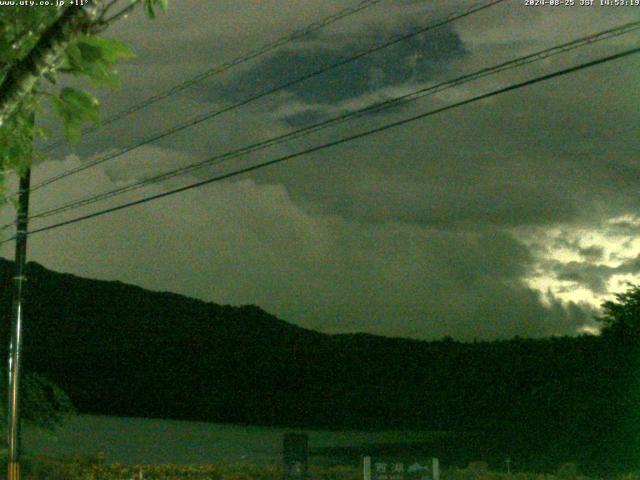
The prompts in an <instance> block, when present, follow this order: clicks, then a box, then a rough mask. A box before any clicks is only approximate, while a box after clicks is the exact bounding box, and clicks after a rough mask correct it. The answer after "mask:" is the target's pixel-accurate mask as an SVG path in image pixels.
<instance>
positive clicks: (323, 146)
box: [0, 47, 640, 245]
mask: <svg viewBox="0 0 640 480" xmlns="http://www.w3.org/2000/svg"><path fill="white" fill-rule="evenodd" d="M636 53H640V47H638V48H633V49H631V50H626V51H624V52H620V53H617V54H615V55H609V56H607V57H602V58H599V59H597V60H592V61H590V62H586V63H582V64H580V65H576V66H573V67H569V68H565V69H562V70H558V71H555V72H553V73H549V74H546V75H542V76H539V77H536V78H533V79H530V80H526V81H524V82H519V83H514V84H512V85H509V86H508V87H503V88H499V89H497V90H493V91H491V92H489V93H485V94H482V95H477V96H475V97H472V98H469V99H467V100H462V101H460V102H456V103H453V104H451V105H447V106H444V107H440V108H437V109H434V110H430V111H428V112H425V113H421V114H419V115H415V116H412V117H409V118H405V119H403V120H399V121H396V122H392V123H388V124H386V125H383V126H381V127H377V128H374V129H370V130H367V131H365V132H361V133H358V134H355V135H350V136H348V137H344V138H341V139H339V140H334V141H332V142H328V143H324V144H321V145H317V146H315V147H311V148H308V149H305V150H302V151H299V152H296V153H292V154H288V155H284V156H282V157H279V158H276V159H273V160H269V161H266V162H262V163H259V164H257V165H252V166H250V167H246V168H243V169H239V170H236V171H234V172H230V173H226V174H223V175H219V176H217V177H213V178H209V179H207V180H202V181H199V182H195V183H191V184H189V185H186V186H183V187H180V188H176V189H173V190H169V191H166V192H162V193H159V194H156V195H152V196H149V197H145V198H142V199H139V200H135V201H132V202H128V203H124V204H121V205H117V206H115V207H110V208H106V209H104V210H100V211H97V212H93V213H90V214H87V215H83V216H80V217H76V218H73V219H70V220H65V221H63V222H59V223H56V224H53V225H48V226H46V227H42V228H38V229H36V230H33V231H31V232H29V235H33V234H36V233H41V232H45V231H48V230H52V229H55V228H59V227H63V226H66V225H71V224H73V223H77V222H81V221H84V220H88V219H91V218H95V217H99V216H102V215H106V214H107V213H112V212H115V211H118V210H122V209H125V208H129V207H133V206H135V205H140V204H143V203H147V202H150V201H153V200H157V199H160V198H164V197H168V196H170V195H175V194H177V193H181V192H184V191H187V190H192V189H195V188H199V187H202V186H205V185H208V184H211V183H214V182H218V181H221V180H225V179H227V178H231V177H235V176H237V175H241V174H243V173H248V172H251V171H254V170H258V169H261V168H264V167H268V166H271V165H275V164H277V163H282V162H284V161H287V160H291V159H294V158H297V157H300V156H303V155H308V154H310V153H314V152H318V151H321V150H324V149H327V148H331V147H335V146H337V145H341V144H344V143H347V142H351V141H353V140H357V139H360V138H364V137H367V136H370V135H374V134H377V133H380V132H383V131H386V130H389V129H391V128H395V127H399V126H402V125H406V124H409V123H412V122H415V121H417V120H420V119H423V118H426V117H430V116H432V115H436V114H439V113H442V112H445V111H448V110H452V109H454V108H457V107H461V106H464V105H468V104H471V103H474V102H477V101H480V100H485V99H487V98H491V97H494V96H497V95H501V94H503V93H507V92H510V91H514V90H517V89H520V88H523V87H527V86H529V85H533V84H536V83H540V82H544V81H547V80H551V79H553V78H557V77H560V76H563V75H567V74H570V73H574V72H577V71H579V70H584V69H586V68H590V67H594V66H596V65H600V64H604V63H607V62H610V61H613V60H618V59H621V58H624V57H628V56H630V55H634V54H636ZM13 239H14V238H10V239H7V240H4V241H2V242H0V245H1V244H3V243H6V242H9V241H11V240H13Z"/></svg>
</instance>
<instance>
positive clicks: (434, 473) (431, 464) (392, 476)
mask: <svg viewBox="0 0 640 480" xmlns="http://www.w3.org/2000/svg"><path fill="white" fill-rule="evenodd" d="M363 473H364V480H440V464H439V462H438V459H437V458H432V459H430V460H429V461H426V462H407V461H401V460H397V459H396V460H394V459H389V458H377V457H374V458H372V457H364V465H363Z"/></svg>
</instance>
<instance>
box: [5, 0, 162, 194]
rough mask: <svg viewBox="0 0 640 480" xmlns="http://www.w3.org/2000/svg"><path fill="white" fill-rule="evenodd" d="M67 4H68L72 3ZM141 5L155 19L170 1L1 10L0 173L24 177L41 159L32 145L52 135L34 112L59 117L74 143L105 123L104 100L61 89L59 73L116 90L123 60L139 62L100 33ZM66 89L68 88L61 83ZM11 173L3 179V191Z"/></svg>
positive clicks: (112, 0)
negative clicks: (89, 127) (86, 128)
mask: <svg viewBox="0 0 640 480" xmlns="http://www.w3.org/2000/svg"><path fill="white" fill-rule="evenodd" d="M67 3H69V2H67ZM138 5H142V7H143V8H144V11H145V13H146V15H147V16H148V17H150V18H153V17H155V15H156V12H157V10H158V8H159V9H162V10H166V9H167V7H168V0H109V1H107V0H91V1H89V2H87V4H86V5H85V6H84V7H76V6H71V5H67V6H66V7H63V8H57V7H55V6H53V5H51V6H38V7H25V6H4V7H3V8H2V9H1V11H0V172H2V173H6V172H9V171H14V172H17V173H18V174H20V173H21V172H22V171H23V170H24V168H26V167H28V166H29V165H30V164H31V162H32V159H33V158H34V156H37V153H35V152H34V151H33V146H32V145H33V140H34V139H35V138H38V137H44V136H46V135H47V132H46V131H44V130H43V129H42V128H40V127H38V125H37V123H35V124H34V122H33V121H32V119H33V114H34V113H35V114H36V115H37V117H39V116H40V115H41V114H48V113H53V114H55V115H57V116H58V117H59V118H60V119H61V120H62V124H63V127H64V131H65V133H66V135H67V137H68V138H69V139H70V140H71V141H72V142H77V141H78V139H79V138H80V134H81V127H82V125H83V124H84V123H86V122H87V121H91V122H94V123H97V122H98V120H99V116H98V109H99V105H100V103H99V101H98V99H97V98H96V97H95V95H94V94H93V93H91V92H89V91H86V90H84V89H82V90H81V89H76V88H71V87H70V86H68V85H60V83H61V82H60V78H59V77H60V75H61V74H63V75H64V74H66V75H70V76H73V77H80V78H84V79H86V80H88V81H89V83H90V85H91V86H93V87H101V86H108V87H112V88H117V87H118V86H119V79H118V74H117V70H116V64H117V63H118V61H120V60H121V59H124V58H130V57H132V56H133V53H132V51H131V49H130V48H129V47H128V46H127V45H126V44H125V43H123V42H121V41H118V40H116V39H111V38H107V37H105V36H103V35H102V33H103V32H104V31H105V30H106V29H107V28H108V26H109V25H110V24H112V23H113V22H114V21H116V20H119V19H120V18H124V17H126V16H127V15H128V14H129V13H130V12H131V11H132V10H133V9H134V8H135V7H136V6H138ZM62 83H64V82H62ZM4 178H5V175H0V191H1V190H2V189H3V185H2V183H3V180H4Z"/></svg>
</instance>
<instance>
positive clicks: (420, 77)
mask: <svg viewBox="0 0 640 480" xmlns="http://www.w3.org/2000/svg"><path fill="white" fill-rule="evenodd" d="M351 3H353V4H354V5H355V4H356V3H357V2H351ZM516 3H519V2H511V3H509V2H506V3H505V4H504V5H500V6H496V7H493V8H491V9H487V10H486V11H483V12H480V13H477V14H475V15H472V16H469V17H468V18H465V19H462V20H460V21H457V22H455V23H452V24H450V25H448V26H445V27H442V28H439V29H436V30H433V31H432V32H429V33H427V34H423V35H420V36H417V37H414V38H412V39H411V40H409V41H406V42H402V43H398V44H396V45H395V46H394V47H392V48H390V49H388V50H383V51H381V52H378V53H376V54H374V55H371V56H367V57H364V58H362V59H361V60H360V61H356V62H353V63H350V64H348V65H345V66H344V67H340V68H337V69H334V70H332V71H331V72H327V74H323V75H318V76H316V77H314V78H313V79H311V80H310V81H308V82H304V83H300V84H297V85H295V86H292V87H290V88H286V89H284V90H283V91H280V92H278V94H276V95H273V96H269V97H267V98H264V99H261V100H260V101H257V102H253V103H251V104H250V105H247V106H246V107H243V108H241V109H234V110H233V111H230V112H228V113H226V114H225V115H224V116H221V117H219V118H216V119H214V120H212V121H209V122H204V123H202V124H200V125H198V126H197V127H195V128H192V129H189V130H187V131H185V132H182V133H180V134H177V135H173V136H171V137H168V138H166V139H164V140H162V141H160V142H156V143H155V144H154V145H149V146H145V147H143V148H142V149H139V150H137V151H135V152H131V153H130V154H128V155H126V156H124V157H123V158H120V159H118V161H114V162H111V163H109V164H108V165H106V166H104V168H96V169H92V170H89V171H87V172H85V173H84V174H82V175H78V177H77V178H73V179H69V180H65V181H61V182H59V184H58V185H56V188H53V187H52V188H51V189H48V190H46V191H43V192H39V193H38V194H37V195H39V196H38V197H36V195H35V194H34V200H33V208H34V209H35V210H37V209H39V208H44V207H46V206H50V205H57V204H59V203H62V202H65V201H68V199H73V198H78V197H80V196H85V195H87V193H91V192H100V191H107V190H109V189H111V188H113V187H114V185H120V184H126V183H127V182H131V181H134V180H137V179H140V178H144V177H146V176H149V175H152V174H154V173H158V172H161V171H167V170H169V169H171V168H174V167H177V166H183V165H188V164H189V163H193V162H196V161H200V160H202V159H205V158H208V157H211V156H213V155H216V154H220V153H224V152H226V151H228V150H232V149H234V148H238V147H242V146H244V145H249V144H251V143H253V142H258V141H262V140H264V139H267V138H270V137H272V136H275V135H280V134H282V133H286V132H288V131H290V130H291V129H292V128H297V127H299V126H305V125H308V124H309V123H311V122H314V121H319V120H322V119H325V118H329V117H331V116H334V115H337V114H340V113H343V112H346V111H350V110H353V109H356V108H362V107H363V106H367V105H370V104H371V103H373V102H375V101H379V100H380V99H385V98H391V97H393V96H397V95H402V94H404V93H407V92H409V91H412V90H416V89H418V88H424V87H427V86H429V85H433V84H435V83H438V82H441V81H443V80H447V79H452V78H456V76H459V75H463V74H465V73H468V72H470V71H474V70H477V69H479V68H482V67H486V66H489V65H494V64H497V63H499V62H502V61H505V60H508V59H511V58H513V57H514V56H518V55H523V54H526V53H531V52H533V51H536V50H539V49H541V48H546V47H549V46H552V45H555V44H559V43H561V42H564V41H568V40H571V39H573V38H577V37H580V36H583V35H586V34H588V33H594V32H597V31H600V30H603V29H605V28H610V27H612V26H614V25H618V24H621V23H624V22H626V21H630V20H632V19H633V13H634V12H633V9H627V10H626V11H623V10H625V9H605V8H599V7H594V8H593V9H591V10H589V11H588V12H587V11H586V10H584V9H583V10H580V9H575V10H572V11H571V12H569V11H568V10H570V9H565V10H564V11H562V12H560V11H559V10H558V11H555V10H552V9H543V8H538V9H530V8H525V7H523V6H522V5H516ZM319 4H321V5H319ZM468 6H469V5H468V3H465V2H457V1H456V2H443V1H441V2H421V1H410V2H408V1H405V2H392V1H388V2H382V4H381V5H378V6H376V7H372V8H370V9H367V10H366V11H364V12H361V13H360V14H358V15H354V16H352V17H349V18H348V19H343V20H341V21H340V22H337V23H336V24H334V25H331V26H330V27H327V29H325V30H322V31H319V32H317V33H316V34H314V35H313V36H311V37H309V38H305V39H299V40H297V41H296V42H295V43H293V44H289V45H286V46H285V47H284V48H282V49H280V50H278V51H275V52H272V53H270V54H269V55H267V56H264V57H261V58H260V59H256V60H254V61H253V62H249V63H247V64H243V65H242V66H240V67H238V68H236V69H232V70H230V71H229V72H227V73H226V74H225V75H224V76H220V77H213V78H210V79H208V80H206V81H204V82H202V83H200V84H198V85H195V86H194V87H192V88H190V89H187V90H185V91H184V92H182V93H180V94H178V95H173V96H171V97H170V98H168V99H166V100H164V101H162V102H159V103H157V104H155V105H153V106H152V107H150V108H148V109H145V110H143V111H141V112H138V113H137V114H135V115H134V116H132V117H131V118H129V119H128V120H126V121H123V122H118V123H116V124H114V125H110V126H109V127H107V128H105V129H104V130H103V131H102V132H100V133H99V134H97V135H92V136H90V137H87V138H86V139H84V140H83V142H82V143H81V144H80V145H79V146H78V147H75V148H73V149H69V148H67V149H62V150H60V151H59V152H57V154H56V156H55V157H54V158H51V159H48V160H47V161H44V162H42V163H41V164H40V165H39V166H38V167H36V169H35V171H34V176H35V177H36V181H37V179H38V178H40V179H41V178H46V177H47V176H50V175H53V174H55V173H58V172H60V171H62V170H64V169H65V168H69V167H70V166H73V165H77V164H79V163H81V162H84V161H88V160H90V159H91V158H96V155H100V154H101V153H104V152H106V151H112V150H113V149H116V148H118V147H122V146H125V145H128V144H129V143H130V142H132V141H135V140H136V139H139V138H143V137H145V136H148V135H149V134H150V133H151V132H158V131H162V130H163V129H165V128H168V127H170V126H172V125H173V124H176V123H180V122H182V121H185V120H188V119H189V118H191V117H192V116H193V115H196V114H201V113H203V112H208V111H215V110H216V109H220V108H222V107H224V106H225V105H229V104H231V103H232V102H235V101H237V100H239V99H242V98H245V97H246V96H247V95H251V94H255V93H256V92H260V91H266V90H268V89H270V88H273V87H274V86H275V85H278V84H280V83H284V82H286V81H289V80H292V79H294V78H297V77H299V76H300V75H305V74H307V73H309V72H312V71H314V70H316V69H319V68H322V67H323V66H326V65H330V64H332V63H335V62H338V61H341V60H342V59H344V58H346V57H348V56H349V55H353V54H354V53H356V52H358V51H360V50H362V49H364V48H368V47H369V46H370V45H371V44H375V43H376V42H380V41H384V40H385V39H389V38H393V37H394V36H397V35H401V34H403V33H406V32H409V31H412V30H413V29H415V28H417V27H420V26H422V25H424V24H426V23H429V22H430V21H433V19H435V18H441V17H443V16H446V15H448V14H450V13H451V12H452V11H456V9H460V8H464V7H468ZM340 8H344V2H337V1H326V2H324V1H323V2H311V1H308V0H304V1H303V0H298V1H295V2H286V5H283V4H282V2H275V1H270V2H262V1H261V2H258V1H256V0H240V1H234V2H230V1H221V2H212V3H209V2H206V3H205V2H197V1H195V0H181V3H180V7H178V6H177V2H176V6H175V7H173V10H172V11H171V12H170V14H169V15H168V16H167V18H160V19H158V20H157V21H154V22H149V21H146V20H145V19H144V18H142V17H140V16H134V17H132V18H131V19H129V20H128V21H127V22H123V23H121V24H119V25H117V26H116V28H114V30H113V32H112V35H113V36H118V37H120V38H122V39H124V40H127V41H129V42H130V43H131V44H132V45H133V46H134V48H135V50H136V51H137V52H138V56H137V58H136V59H134V60H132V61H131V63H129V64H126V65H123V66H122V72H123V84H124V85H125V86H126V88H125V89H123V90H121V91H117V92H111V93H109V94H107V95H106V96H105V97H104V100H103V103H104V105H105V107H104V108H105V113H106V114H108V113H109V112H113V111H118V110H119V109H121V108H124V107H125V106H127V105H131V104H133V103H135V102H137V101H140V100H141V99H143V98H145V97H146V96H148V95H149V94H152V93H154V92H156V91H161V90H162V89H163V88H168V87H170V86H171V85H174V84H176V83H179V82H181V81H184V80H185V79H188V78H189V77H190V76H191V75H194V74H196V73H198V72H201V71H204V70H206V69H208V68H211V67H212V66H214V65H216V64H219V63H222V62H224V61H229V59H231V58H233V57H234V56H235V55H238V54H239V53H240V52H243V51H245V52H246V51H250V50H251V49H253V48H256V46H258V45H260V44H262V43H264V42H267V41H270V40H273V39H274V38H278V37H279V36H282V35H283V34H285V32H290V31H292V30H294V29H295V28H299V27H300V26H303V25H304V24H308V23H311V22H313V21H315V20H317V18H318V17H319V16H322V15H329V14H332V13H334V12H335V11H337V10H339V9H340ZM637 41H638V34H637V33H634V34H630V35H625V36H624V37H619V38H616V39H613V40H610V41H607V42H602V43H598V44H595V45H593V46H590V47H586V48H584V49H579V50H576V51H573V52H570V53H567V54H564V55H562V56H558V57H554V58H552V59H547V60H545V61H543V62H540V63H535V64H531V65H528V66H526V67H523V68H520V69H514V70H511V71H509V72H505V73H502V74H500V75H496V76H492V77H487V78H485V79H483V80H479V81H475V82H471V83H467V84H464V85H461V86H459V87H457V88H455V89H451V90H446V91H443V92H440V93H438V94H436V95H433V96H429V97H427V98H425V99H422V100H420V101H416V102H412V103H410V104H407V105H405V106H404V107H403V108H401V109H394V110H389V111H385V112H381V113H378V114H376V115H367V116H364V117H362V118H359V119H358V120H357V121H353V122H349V123H345V124H343V125H339V126H336V127H333V128H327V129H324V130H322V131H320V132H318V133H315V134H313V135H310V136H307V137H303V138H300V139H297V140H295V141H292V142H289V143H287V144H286V145H281V146H276V147H272V148H270V149H268V150H265V151H261V152H258V153H255V154H251V155H248V156H246V157H242V158H239V159H234V160H233V161H229V162H225V163H223V164H219V165H217V166H214V167H209V168H206V169H202V170H200V171H196V172H193V173H192V175H191V176H189V177H181V178H176V179H173V180H172V181H171V182H170V183H169V184H167V185H156V186H154V187H151V188H149V189H147V190H144V191H138V192H135V193H131V194H128V195H127V196H125V197H123V198H125V199H135V198H140V197H141V196H143V195H145V194H148V193H152V192H161V191H163V190H164V189H166V188H169V187H170V186H180V185H185V184H187V183H188V182H190V181H197V180H200V179H203V178H208V177H209V176H211V175H215V174H220V173H224V172H228V171H231V170H233V169H234V168H237V167H239V166H247V165H251V164H254V163H256V162H259V161H264V160H269V159H272V158H277V157H278V156H281V155H286V154H291V153H293V152H298V151H303V150H305V149H307V148H309V147H312V146H314V145H318V144H321V143H323V142H330V141H333V140H335V139H337V138H341V137H344V136H347V135H352V134H355V133H358V132H363V131H366V130H368V129H372V128H377V127H380V126H382V125H385V124H387V123H389V122H392V121H396V120H401V119H403V118H406V117H408V116H411V115H415V114H419V113H421V112H425V111H428V110H432V109H435V108H439V107H442V106H445V105H448V104H450V103H452V102H455V101H458V100H464V99H466V98H469V97H472V96H475V95H479V94H482V93H485V92H488V91H491V90H493V89H496V88H500V87H503V86H506V85H509V84H511V83H513V82H517V81H522V80H525V79H527V78H532V77H534V76H536V75H541V74H544V73H548V72H550V71H553V70H556V69H560V68H564V67H566V66H569V65H573V64H577V63H580V62H582V61H585V60H589V59H593V58H596V57H598V56H600V55H605V54H610V53H613V52H616V51H620V50H622V49H624V48H626V47H628V46H631V45H634V44H637ZM639 67H640V61H639V60H638V59H637V58H633V57H632V58H628V59H625V60H621V61H617V62H611V63H608V64H604V65H602V66H599V67H595V68H592V69H589V70H585V71H583V72H581V73H577V74H574V75H571V76H567V77H563V78H561V79H557V80H553V81H550V82H547V83H543V84H539V85H536V86H533V87H529V88H525V89H521V90H518V91H515V92H512V93H509V94H505V95H501V96H499V97H495V98H493V99H491V100H486V101H482V102H477V103H474V104H471V105H467V106H465V107H464V108H460V109H455V110H451V111H449V112H447V113H445V114H442V115H438V116H433V117H428V118H426V119H424V120H421V121H418V122H414V123H411V124H408V125H405V126H403V127H401V128H396V129H392V130H388V131H385V132H382V133H380V134H377V135H375V136H369V137H366V138H363V139H360V140H357V141H353V142H349V143H347V144H344V145H341V146H339V147H336V148H330V149H325V150H322V151H318V152H315V153H313V154H312V155H307V156H304V157H301V158H298V159H296V160H293V161H290V162H286V163H283V164H280V165H278V166H274V167H270V168H268V169H264V170H260V171H256V172H253V173H252V174H250V175H244V176H241V177H236V178H233V179H229V180H227V181H225V182H221V183H218V184H213V185H211V186H208V187H205V188H203V189H199V190H193V191H190V192H188V193H184V194H181V195H178V196H175V197H168V198H167V199H165V200H162V201H159V202H157V203H149V204H147V205H145V206H140V207H136V208H134V209H131V210H127V211H124V212H121V213H117V214H114V215H111V216H105V217H102V218H101V219H96V220H92V221H89V222H86V223H79V224H77V225H74V226H70V227H66V228H62V229H59V230H53V231H51V232H47V233H43V234H42V235H41V236H40V235H37V236H34V237H33V239H32V241H31V256H32V259H33V260H35V261H38V262H40V263H42V264H44V265H45V266H47V267H50V268H54V269H58V270H61V271H69V272H73V273H76V274H79V275H86V276H91V277H96V278H108V279H119V280H122V281H127V282H131V283H135V284H138V285H141V286H144V287H147V288H153V289H158V290H170V291H175V292H178V293H183V294H186V295H190V296H196V297H198V298H202V299H205V300H210V301H215V302H218V303H233V304H245V303H254V304H257V305H259V306H261V307H263V308H265V309H266V310H268V311H270V312H271V313H274V314H276V315H278V316H280V317H281V318H283V319H284V320H287V321H290V322H293V323H297V324H300V325H303V326H306V327H310V328H315V329H318V330H321V331H327V332H347V331H348V332H355V331H367V332H372V333H377V334H384V335H402V336H410V337H416V338H439V337H442V336H444V335H452V336H453V337H455V338H463V339H473V338H504V337H511V336H513V335H521V336H547V335H561V334H576V333H578V332H581V331H584V330H585V329H586V328H589V327H593V325H594V323H593V315H594V313H595V307H596V305H597V303H598V301H599V300H601V299H603V298H606V297H607V295H610V294H611V293H612V288H614V286H615V285H619V284H620V283H612V282H614V281H619V282H622V281H623V280H629V279H633V278H637V277H634V276H637V275H638V274H639V273H640V271H639V269H638V262H637V255H638V253H640V245H638V243H637V242H636V241H635V238H637V233H638V231H639V230H638V222H637V221H636V217H635V216H634V215H633V212H634V211H637V210H638V207H640V201H639V200H638V198H639V197H638V196H637V194H636V192H637V178H640V171H639V170H640V160H639V159H638V156H637V151H638V150H639V149H640V136H639V135H638V133H639V131H640V129H639V123H638V122H639V120H640V119H639V117H638V104H637V85H638V80H640V78H639V76H638V75H639V74H638V72H639V71H640V69H639ZM72 154H73V155H72ZM116 203H117V202H116V201H115V200H111V201H110V202H106V203H104V204H103V205H104V206H106V205H113V204H116ZM91 210H92V209H91V208H86V209H84V210H80V211H78V212H77V213H83V212H89V211H91ZM4 215H5V217H7V218H8V216H9V215H10V213H9V212H8V211H5V212H4ZM71 216H72V215H71V214H67V216H61V217H60V218H59V219H64V218H71ZM44 224H46V222H44V221H42V222H40V223H34V226H36V225H37V226H40V225H44ZM594 232H595V233H594ZM603 232H605V233H603ZM596 234H597V235H596ZM594 235H595V236H594ZM624 245H626V247H625V246H624ZM3 248H4V250H2V253H3V254H4V255H10V249H9V248H8V247H7V246H4V247H3ZM105 252H116V253H115V254H110V255H108V256H107V255H106V254H105ZM579 289H586V290H587V291H588V292H589V296H584V295H583V296H577V295H576V291H577V290H579ZM572 295H573V296H572ZM587 300H588V302H587Z"/></svg>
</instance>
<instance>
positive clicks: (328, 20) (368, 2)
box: [43, 0, 382, 152]
mask: <svg viewBox="0 0 640 480" xmlns="http://www.w3.org/2000/svg"><path fill="white" fill-rule="evenodd" d="M381 1H382V0H363V1H361V2H360V3H358V4H357V5H356V6H354V7H349V8H345V9H343V10H340V11H339V12H337V13H335V14H333V15H330V16H328V17H325V18H323V19H322V20H319V21H317V22H313V23H311V24H309V25H307V26H306V27H303V28H300V29H298V30H296V31H294V32H293V33H291V34H290V35H287V36H285V37H281V38H279V39H277V40H275V41H273V42H271V43H267V44H265V45H262V46H261V47H258V48H257V49H255V50H252V51H250V52H248V53H245V54H244V55H240V56H239V57H236V58H234V59H233V60H230V61H228V62H225V63H222V64H220V65H217V66H215V67H212V68H210V69H209V70H206V71H204V72H201V73H199V74H198V75H196V76H194V77H192V78H190V79H188V80H185V81H184V82H182V83H179V84H178V85H174V86H173V87H171V88H169V89H168V90H165V91H163V92H160V93H156V94H155V95H152V96H150V97H148V98H146V99H144V100H143V101H141V102H139V103H136V104H135V105H133V106H131V107H129V108H127V109H126V110H122V111H120V112H118V113H115V114H113V115H111V116H110V117H107V118H106V119H104V120H102V121H101V126H100V127H98V126H90V127H87V128H84V129H83V130H82V134H83V135H86V134H89V133H93V132H95V131H96V130H98V129H99V128H101V127H102V126H105V125H109V124H111V123H114V122H117V121H118V120H121V119H123V118H125V117H128V116H129V115H132V114H133V113H135V112H137V111H139V110H142V109H143V108H146V107H148V106H149V105H152V104H154V103H156V102H159V101H160V100H163V99H165V98H168V97H170V96H172V95H175V94H176V93H179V92H181V91H183V90H185V89H187V88H189V87H191V86H193V85H195V84H197V83H200V82H202V81H203V80H206V79H207V78H209V77H212V76H214V75H218V74H220V73H223V72H226V71H227V70H229V69H231V68H233V67H236V66H238V65H241V64H243V63H246V62H248V61H250V60H253V59H255V58H258V57H261V56H262V55H265V54H267V53H269V52H272V51H273V50H275V49H276V48H279V47H281V46H283V45H286V44H287V43H291V42H294V41H296V40H299V39H301V38H303V37H306V36H307V35H310V34H312V33H314V32H317V31H318V30H321V29H323V28H324V27H327V26H329V25H331V24H333V23H335V22H337V21H339V20H342V19H343V18H346V17H350V16H351V15H354V14H356V13H358V12H361V11H362V10H365V9H367V8H369V7H372V6H374V5H376V4H378V3H380V2H381ZM65 142H66V139H65V138H60V139H58V140H56V141H53V142H51V143H50V144H48V145H47V146H46V147H45V148H44V149H43V151H45V152H49V151H51V150H54V149H56V148H58V147H59V146H60V145H62V144H64V143H65Z"/></svg>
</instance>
